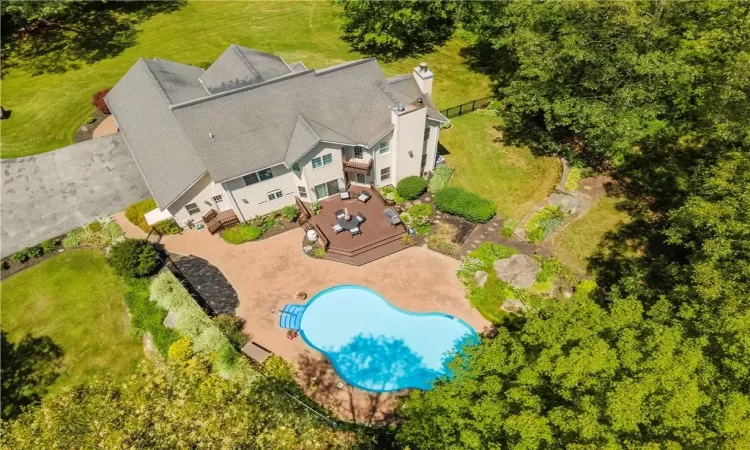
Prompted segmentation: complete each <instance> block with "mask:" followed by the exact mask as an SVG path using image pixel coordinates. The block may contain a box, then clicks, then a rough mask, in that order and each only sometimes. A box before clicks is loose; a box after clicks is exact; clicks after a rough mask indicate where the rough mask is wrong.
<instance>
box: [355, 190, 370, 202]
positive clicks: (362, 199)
mask: <svg viewBox="0 0 750 450" xmlns="http://www.w3.org/2000/svg"><path fill="white" fill-rule="evenodd" d="M357 200H359V201H360V202H362V203H367V200H370V194H368V193H367V192H362V193H361V194H359V197H357Z"/></svg>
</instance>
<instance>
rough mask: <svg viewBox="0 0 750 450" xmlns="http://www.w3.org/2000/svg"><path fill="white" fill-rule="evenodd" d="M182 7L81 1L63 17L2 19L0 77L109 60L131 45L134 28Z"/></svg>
mask: <svg viewBox="0 0 750 450" xmlns="http://www.w3.org/2000/svg"><path fill="white" fill-rule="evenodd" d="M185 3H186V2H185V0H180V1H163V2H132V1H131V2H107V3H104V2H82V3H80V4H74V5H72V6H71V7H70V8H69V9H68V10H67V12H66V13H65V14H64V15H63V16H62V17H58V18H55V19H49V20H46V19H45V20H33V21H26V20H22V19H17V18H13V17H12V16H10V15H7V14H6V15H4V16H3V20H2V21H3V23H2V28H3V32H2V41H3V44H2V47H3V53H2V55H3V56H2V69H3V75H5V74H6V73H7V71H8V70H9V69H13V68H18V69H22V70H26V71H28V72H29V73H30V74H31V75H33V76H37V75H43V74H49V73H63V72H66V71H68V70H74V69H78V68H80V67H81V66H82V65H84V64H91V63H94V62H97V61H100V60H103V59H106V58H112V57H114V56H117V55H118V54H120V53H122V51H124V50H125V49H126V48H128V47H130V46H132V45H133V44H135V42H136V37H137V34H138V32H137V30H136V28H135V27H136V26H137V25H138V24H139V23H141V22H143V21H145V20H147V19H149V18H150V17H152V16H154V15H156V14H158V13H169V12H172V11H175V10H177V9H179V8H181V7H182V6H183V5H184V4H185Z"/></svg>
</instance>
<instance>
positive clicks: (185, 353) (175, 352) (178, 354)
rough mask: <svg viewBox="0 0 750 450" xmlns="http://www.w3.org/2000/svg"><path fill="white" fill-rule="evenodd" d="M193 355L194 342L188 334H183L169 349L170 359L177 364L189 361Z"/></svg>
mask: <svg viewBox="0 0 750 450" xmlns="http://www.w3.org/2000/svg"><path fill="white" fill-rule="evenodd" d="M193 355H194V353H193V344H192V343H191V342H190V339H189V338H188V337H187V336H182V337H181V338H179V339H177V340H176V341H174V343H173V344H172V345H170V346H169V350H168V351H167V356H168V357H169V361H171V362H173V363H177V364H185V363H187V362H188V361H189V360H190V359H191V358H192V357H193Z"/></svg>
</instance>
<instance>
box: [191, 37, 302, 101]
mask: <svg viewBox="0 0 750 450" xmlns="http://www.w3.org/2000/svg"><path fill="white" fill-rule="evenodd" d="M291 72H292V69H291V68H289V66H288V65H287V64H286V63H285V62H284V60H283V59H281V58H279V57H278V56H276V55H270V54H268V53H263V52H258V51H255V50H252V49H249V48H245V47H240V46H239V45H234V44H232V45H230V46H229V48H228V49H226V50H225V51H224V53H222V54H221V56H219V58H218V59H217V60H216V61H215V62H214V63H213V64H211V67H209V68H208V70H206V72H205V73H204V74H202V75H201V76H200V82H201V83H202V84H203V86H204V87H205V88H206V89H207V90H208V91H209V92H210V93H212V94H216V93H219V92H226V91H229V90H232V89H237V88H240V87H243V86H251V85H253V84H257V83H262V82H264V81H268V80H272V79H274V78H277V77H280V76H282V75H286V74H288V73H291Z"/></svg>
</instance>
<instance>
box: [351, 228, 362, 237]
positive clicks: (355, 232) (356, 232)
mask: <svg viewBox="0 0 750 450" xmlns="http://www.w3.org/2000/svg"><path fill="white" fill-rule="evenodd" d="M349 232H350V233H351V234H352V236H354V235H355V234H360V233H362V232H361V231H359V227H354V228H352V229H351V230H349Z"/></svg>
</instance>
